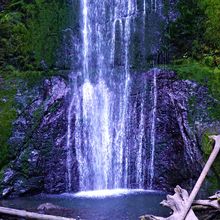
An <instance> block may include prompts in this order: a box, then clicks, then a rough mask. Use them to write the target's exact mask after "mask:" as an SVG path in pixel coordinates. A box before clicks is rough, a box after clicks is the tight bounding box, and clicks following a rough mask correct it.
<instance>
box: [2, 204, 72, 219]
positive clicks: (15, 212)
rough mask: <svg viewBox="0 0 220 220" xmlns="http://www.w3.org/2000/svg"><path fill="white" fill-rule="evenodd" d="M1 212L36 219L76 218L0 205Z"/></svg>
mask: <svg viewBox="0 0 220 220" xmlns="http://www.w3.org/2000/svg"><path fill="white" fill-rule="evenodd" d="M0 213H1V214H4V215H8V216H16V217H21V218H25V219H36V220H75V219H73V218H65V217H61V216H53V215H43V214H38V213H35V212H28V211H25V210H18V209H11V208H5V207H0Z"/></svg>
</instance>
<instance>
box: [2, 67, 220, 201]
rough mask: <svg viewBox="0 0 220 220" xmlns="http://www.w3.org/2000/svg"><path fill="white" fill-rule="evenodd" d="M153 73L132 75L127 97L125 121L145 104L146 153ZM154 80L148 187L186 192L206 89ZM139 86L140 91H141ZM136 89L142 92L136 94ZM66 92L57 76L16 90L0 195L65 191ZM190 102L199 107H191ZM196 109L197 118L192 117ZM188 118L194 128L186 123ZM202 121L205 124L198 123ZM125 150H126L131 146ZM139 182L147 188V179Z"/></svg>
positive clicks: (193, 172) (196, 163)
mask: <svg viewBox="0 0 220 220" xmlns="http://www.w3.org/2000/svg"><path fill="white" fill-rule="evenodd" d="M154 72H155V71H154V70H150V71H149V72H147V73H143V74H133V81H134V83H133V86H132V92H131V96H130V98H129V102H130V103H131V105H133V103H136V104H135V105H134V106H135V111H136V112H137V115H136V116H134V115H133V116H134V117H133V116H132V117H131V120H133V119H135V118H136V119H137V118H138V117H139V116H138V114H139V113H138V112H139V109H140V103H141V101H142V100H143V98H144V100H145V105H146V106H145V107H144V114H145V120H146V123H145V126H146V127H145V130H146V132H145V139H144V140H145V144H144V146H146V148H147V147H148V146H149V142H150V140H149V139H150V127H151V121H150V120H148V118H149V117H150V112H151V111H152V105H151V103H152V94H151V87H152V79H153V74H154ZM156 78H157V107H156V121H155V155H154V170H155V174H154V178H153V188H154V189H159V190H166V191H171V190H172V189H173V188H174V187H175V186H176V185H177V184H182V186H183V187H185V188H189V187H190V185H191V184H192V183H193V182H194V181H195V180H196V178H197V177H198V175H199V172H200V170H201V166H202V163H203V161H202V160H201V153H200V150H199V144H200V143H199V142H198V140H200V139H201V136H202V133H203V131H201V130H202V129H200V128H203V130H205V128H206V127H207V125H206V124H207V122H208V121H209V120H210V119H209V117H208V113H207V108H208V106H209V105H210V104H211V103H212V102H213V99H212V98H211V97H210V96H209V95H208V91H207V89H206V88H204V87H201V86H199V85H197V84H196V83H194V82H191V81H187V80H186V81H183V80H178V79H177V77H176V75H175V74H174V73H173V72H169V71H165V70H158V71H157V75H156ZM142 83H145V84H146V86H145V87H142V86H141V84H142ZM140 88H144V90H142V91H141V90H140ZM70 91H71V90H70V88H69V87H68V84H67V82H66V81H65V80H64V79H63V78H62V77H58V76H57V77H52V78H49V79H46V80H44V81H43V82H42V83H40V84H39V85H38V86H35V87H34V88H23V89H21V90H20V91H18V93H17V95H16V101H17V104H18V105H17V111H18V113H19V114H18V115H19V116H18V118H17V120H16V121H15V122H14V124H13V133H12V136H11V138H10V140H9V142H10V146H11V147H10V159H11V162H10V164H9V165H8V167H7V168H6V169H5V170H4V173H3V177H2V178H1V183H0V193H1V196H3V197H8V196H21V195H25V194H32V193H40V192H46V193H61V192H65V191H66V175H67V174H66V172H67V170H66V138H67V137H66V135H67V111H68V106H69V97H70V95H71V94H70ZM143 94H144V97H143ZM195 99H196V103H199V104H197V105H195V104H192V100H193V101H195ZM196 108H197V109H198V112H199V115H198V114H195V112H196ZM192 117H193V121H196V124H193V123H191V122H190V118H192ZM132 118H133V119H132ZM136 119H135V120H136ZM203 121H206V122H205V123H202V122H203ZM215 126H216V123H215ZM217 127H218V126H217ZM196 128H197V129H196ZM135 129H136V128H135V127H133V128H132V129H131V135H132V134H133V135H134V133H133V132H134V131H135ZM129 147H130V150H131V151H132V146H129ZM131 155H132V154H131ZM145 158H146V161H145V163H149V160H150V149H148V150H146V155H145ZM132 163H133V164H135V163H136V162H135V161H132V158H131V171H130V176H131V181H132ZM73 165H74V170H75V171H74V172H75V175H74V178H75V179H74V189H75V190H77V189H78V172H77V162H76V163H73ZM144 181H145V182H146V184H145V186H147V185H148V184H147V182H148V181H149V180H148V179H147V176H146V177H145V180H144ZM134 187H136V186H134Z"/></svg>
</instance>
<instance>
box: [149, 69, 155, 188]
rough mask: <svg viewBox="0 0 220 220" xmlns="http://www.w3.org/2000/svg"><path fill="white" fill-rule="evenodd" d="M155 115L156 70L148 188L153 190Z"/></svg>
mask: <svg viewBox="0 0 220 220" xmlns="http://www.w3.org/2000/svg"><path fill="white" fill-rule="evenodd" d="M156 113H157V69H154V76H153V109H152V126H151V140H150V143H151V156H150V166H149V188H150V189H152V188H153V180H154V155H155V135H156Z"/></svg>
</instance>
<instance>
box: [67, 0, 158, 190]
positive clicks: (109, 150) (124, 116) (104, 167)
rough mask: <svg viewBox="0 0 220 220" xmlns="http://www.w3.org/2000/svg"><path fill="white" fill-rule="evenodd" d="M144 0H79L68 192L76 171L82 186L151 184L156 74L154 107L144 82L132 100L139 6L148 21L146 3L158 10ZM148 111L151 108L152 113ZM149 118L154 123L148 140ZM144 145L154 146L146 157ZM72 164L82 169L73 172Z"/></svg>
mask: <svg viewBox="0 0 220 220" xmlns="http://www.w3.org/2000/svg"><path fill="white" fill-rule="evenodd" d="M142 3H143V4H142V9H140V8H138V7H140V6H138V4H137V1H136V0H128V1H120V0H115V1H114V2H112V1H107V0H97V1H95V2H92V1H88V0H81V21H80V24H81V36H82V37H81V40H82V45H81V48H82V53H81V60H82V62H81V69H80V71H79V74H78V75H77V74H76V73H73V74H72V90H71V94H72V95H71V100H70V105H69V109H68V116H67V117H68V131H67V146H66V149H67V159H66V167H67V175H66V182H67V185H66V188H67V191H68V192H71V191H72V189H73V185H74V184H75V182H74V178H73V177H74V175H79V178H78V185H79V190H80V191H86V190H104V189H117V188H146V185H148V187H149V188H151V189H152V188H153V187H152V185H153V178H154V151H155V117H156V113H155V109H156V75H155V76H154V79H153V81H152V82H151V84H152V85H151V87H152V88H153V94H152V95H149V100H151V98H150V96H153V97H154V98H153V99H152V100H153V101H150V102H152V106H153V108H152V109H153V110H152V109H151V108H148V109H147V107H146V105H147V102H146V100H145V99H146V95H148V94H145V85H144V84H143V89H142V90H143V91H142V95H141V97H139V98H136V100H131V99H133V98H131V90H132V88H131V87H132V82H131V76H130V75H131V74H130V63H131V61H130V58H131V56H130V48H131V45H132V39H131V34H132V32H134V31H135V30H136V27H135V22H134V21H135V19H136V18H137V17H138V16H140V13H139V12H140V11H141V13H142V14H143V15H142V16H144V19H142V20H143V24H144V26H145V19H146V18H145V17H146V12H145V11H146V10H147V7H152V9H154V10H153V11H155V13H156V11H157V1H149V2H148V1H145V0H143V2H142ZM143 12H144V13H143ZM144 26H143V28H144ZM143 40H145V39H144V38H143ZM140 103H141V104H140ZM139 104H140V106H141V110H140V112H137V109H136V108H137V106H138V105H139ZM146 111H149V112H150V113H151V112H152V114H150V113H149V118H147V117H146ZM147 121H148V123H151V124H152V128H151V132H150V135H151V136H149V137H148V139H149V141H146V133H147V131H146V129H145V127H146V122H147ZM146 148H148V149H149V150H152V153H151V155H150V159H148V161H146V154H147V150H146ZM148 154H149V152H148ZM74 158H75V160H76V161H77V162H74ZM74 166H77V169H78V174H76V173H73V167H74Z"/></svg>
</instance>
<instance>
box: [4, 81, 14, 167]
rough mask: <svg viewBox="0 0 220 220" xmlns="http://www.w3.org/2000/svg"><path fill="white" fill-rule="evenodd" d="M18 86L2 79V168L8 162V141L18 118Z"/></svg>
mask: <svg viewBox="0 0 220 220" xmlns="http://www.w3.org/2000/svg"><path fill="white" fill-rule="evenodd" d="M16 85H17V83H16V81H15V80H4V79H3V78H2V77H0V131H1V132H0V168H1V167H3V166H4V165H5V164H6V163H7V161H8V139H9V137H10V135H11V129H12V122H13V120H14V119H15V117H16V111H15V106H14V105H15V100H14V96H15V93H16Z"/></svg>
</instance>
